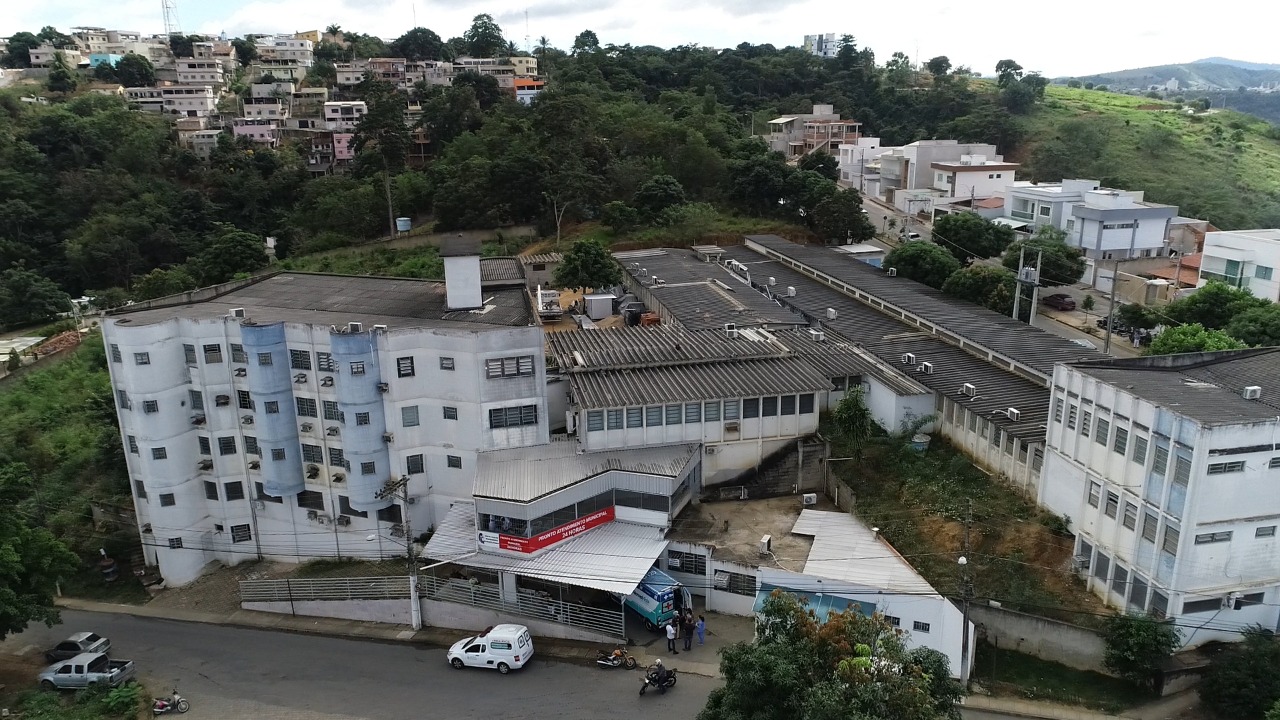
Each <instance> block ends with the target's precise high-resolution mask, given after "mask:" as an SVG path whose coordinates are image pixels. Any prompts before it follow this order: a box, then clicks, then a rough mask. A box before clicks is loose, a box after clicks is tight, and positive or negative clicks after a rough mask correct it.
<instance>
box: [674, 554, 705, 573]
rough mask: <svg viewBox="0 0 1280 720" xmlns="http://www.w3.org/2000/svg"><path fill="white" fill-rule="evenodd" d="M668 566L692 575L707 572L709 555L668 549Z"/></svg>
mask: <svg viewBox="0 0 1280 720" xmlns="http://www.w3.org/2000/svg"><path fill="white" fill-rule="evenodd" d="M667 567H668V568H669V569H671V570H676V571H678V572H682V573H689V574H690V575H704V576H705V575H706V574H707V556H706V555H699V554H697V553H691V552H688V553H687V552H680V551H679V550H668V551H667Z"/></svg>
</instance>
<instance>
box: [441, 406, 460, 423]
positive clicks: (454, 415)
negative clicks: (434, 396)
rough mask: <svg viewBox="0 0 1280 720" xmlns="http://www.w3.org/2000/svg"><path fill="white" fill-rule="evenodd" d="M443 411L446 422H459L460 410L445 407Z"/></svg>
mask: <svg viewBox="0 0 1280 720" xmlns="http://www.w3.org/2000/svg"><path fill="white" fill-rule="evenodd" d="M441 410H442V412H443V413H444V419H445V420H457V419H458V408H456V407H449V406H448V405H445V406H444V407H443V408H441Z"/></svg>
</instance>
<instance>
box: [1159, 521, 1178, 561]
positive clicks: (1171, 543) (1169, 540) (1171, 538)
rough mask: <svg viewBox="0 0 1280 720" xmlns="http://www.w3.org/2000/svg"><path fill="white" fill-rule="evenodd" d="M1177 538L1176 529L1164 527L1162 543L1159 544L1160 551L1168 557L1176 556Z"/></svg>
mask: <svg viewBox="0 0 1280 720" xmlns="http://www.w3.org/2000/svg"><path fill="white" fill-rule="evenodd" d="M1179 536H1180V533H1179V532H1178V529H1177V528H1173V527H1169V526H1168V525H1166V526H1165V527H1164V542H1163V543H1162V544H1161V549H1162V550H1164V551H1165V552H1167V553H1169V554H1170V555H1177V554H1178V539H1179Z"/></svg>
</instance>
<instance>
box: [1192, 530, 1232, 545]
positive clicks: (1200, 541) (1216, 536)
mask: <svg viewBox="0 0 1280 720" xmlns="http://www.w3.org/2000/svg"><path fill="white" fill-rule="evenodd" d="M1220 542H1231V531H1230V530H1227V531H1225V532H1211V533H1200V534H1199V535H1196V544H1197V545H1208V544H1210V543H1220Z"/></svg>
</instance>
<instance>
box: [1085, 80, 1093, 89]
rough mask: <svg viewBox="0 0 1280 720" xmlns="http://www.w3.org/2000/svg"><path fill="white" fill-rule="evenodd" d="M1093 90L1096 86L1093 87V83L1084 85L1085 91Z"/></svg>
mask: <svg viewBox="0 0 1280 720" xmlns="http://www.w3.org/2000/svg"><path fill="white" fill-rule="evenodd" d="M1093 88H1094V85H1093V83H1091V82H1087V83H1085V84H1084V89H1085V90H1092V89H1093Z"/></svg>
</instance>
